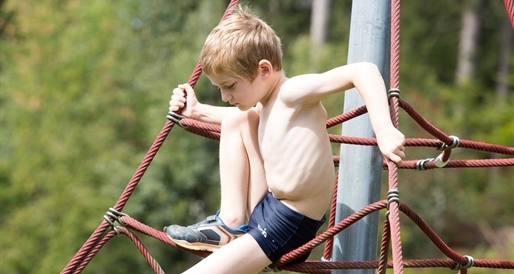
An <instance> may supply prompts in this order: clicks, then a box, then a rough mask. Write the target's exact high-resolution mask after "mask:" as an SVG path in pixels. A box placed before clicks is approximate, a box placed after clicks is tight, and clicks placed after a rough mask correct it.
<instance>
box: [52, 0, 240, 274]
mask: <svg viewBox="0 0 514 274" xmlns="http://www.w3.org/2000/svg"><path fill="white" fill-rule="evenodd" d="M238 3H239V1H238V0H232V1H230V3H229V5H228V7H227V9H226V10H225V12H224V14H223V16H222V18H221V20H224V19H225V18H226V17H227V16H228V15H229V14H230V13H231V12H232V9H233V8H234V7H235V6H236V5H237V4H238ZM201 73H202V66H201V63H200V61H198V62H197V64H196V66H195V68H194V70H193V72H192V74H191V76H190V77H189V80H188V83H189V84H190V85H191V86H192V87H194V86H195V85H196V82H197V81H198V78H200V75H201ZM173 126H174V123H173V122H172V121H170V120H167V121H166V123H165V124H164V126H163V128H162V129H161V131H160V132H159V134H158V136H157V138H156V139H155V141H154V142H153V144H152V146H151V147H150V149H149V150H148V152H147V154H146V155H145V157H144V158H143V160H142V162H141V164H140V165H139V167H138V168H137V170H136V172H135V173H134V175H133V176H132V178H131V179H130V181H129V183H128V184H127V186H126V188H125V190H124V191H123V193H122V194H121V196H120V198H119V199H118V201H117V202H116V204H115V205H114V209H115V210H117V211H122V209H123V207H124V206H125V204H126V203H127V201H128V199H129V197H130V196H131V195H132V192H133V191H134V189H135V188H136V186H137V185H138V183H139V181H140V180H141V178H142V177H143V174H144V173H145V171H146V170H147V168H148V166H149V165H150V163H151V162H152V160H153V158H154V157H155V155H156V154H157V151H158V150H159V148H160V147H161V146H162V144H163V143H164V140H166V137H167V136H168V134H169V133H170V131H171V129H172V128H173ZM107 227H108V222H107V221H102V223H101V224H100V225H99V226H98V228H97V229H96V230H95V232H93V234H92V235H91V236H90V237H89V239H88V240H87V241H86V242H85V243H84V245H83V246H82V247H81V248H80V249H79V251H78V252H77V253H76V254H75V256H74V257H73V258H72V259H71V261H70V262H69V263H68V265H67V266H66V267H65V268H64V269H63V271H62V272H61V273H62V274H67V273H72V271H74V269H75V268H76V267H77V266H78V265H82V263H81V261H82V260H83V259H84V258H85V257H86V256H88V253H90V252H91V251H92V247H93V246H95V245H96V244H97V243H98V241H99V239H100V236H102V234H104V232H105V231H106V229H107ZM94 254H96V252H95V253H93V256H94Z"/></svg>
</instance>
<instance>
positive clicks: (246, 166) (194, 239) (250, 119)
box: [165, 110, 267, 251]
mask: <svg viewBox="0 0 514 274" xmlns="http://www.w3.org/2000/svg"><path fill="white" fill-rule="evenodd" d="M258 124H259V114H258V113H257V111H255V110H249V111H246V112H235V113H234V114H231V115H228V116H227V117H226V118H225V119H224V120H223V123H222V126H221V138H220V177H221V180H220V181H221V206H220V213H219V215H217V216H210V217H209V218H208V219H207V220H205V221H203V222H201V223H198V224H195V225H193V226H190V227H183V226H177V225H173V226H169V227H167V228H165V231H166V232H167V234H168V235H169V236H170V238H171V239H172V240H174V241H175V242H176V243H177V244H179V245H181V246H183V247H186V248H191V249H195V250H211V251H212V250H216V249H218V248H219V247H220V246H221V245H223V244H225V243H227V242H230V241H232V240H233V239H235V238H238V237H240V236H242V235H243V234H244V231H242V230H241V229H236V228H238V227H239V226H241V225H242V224H244V223H245V219H246V215H247V214H250V213H251V210H252V209H253V208H254V207H255V205H256V204H257V203H258V202H259V201H260V199H261V198H262V197H263V196H264V195H265V193H266V192H267V184H266V179H265V174H264V167H263V163H262V158H261V155H260V151H259V146H258V139H257V130H258ZM213 235H214V236H213Z"/></svg>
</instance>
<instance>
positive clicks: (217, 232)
mask: <svg viewBox="0 0 514 274" xmlns="http://www.w3.org/2000/svg"><path fill="white" fill-rule="evenodd" d="M218 214H219V212H218V213H216V215H212V216H209V217H207V219H205V220H204V221H201V222H199V223H197V224H194V225H190V226H187V227H185V226H179V225H171V226H168V227H164V232H166V234H168V237H169V238H170V239H171V240H172V241H173V242H175V243H176V244H177V245H179V246H181V247H184V248H187V249H192V250H205V251H211V252H213V251H216V250H218V249H219V248H220V247H222V246H224V245H226V244H227V243H229V242H231V241H233V240H235V239H237V238H239V237H241V236H243V235H244V234H245V233H246V231H247V230H248V226H247V225H241V226H240V227H238V228H237V229H232V228H230V227H228V226H226V225H225V223H223V221H222V220H221V219H220V218H219V217H218Z"/></svg>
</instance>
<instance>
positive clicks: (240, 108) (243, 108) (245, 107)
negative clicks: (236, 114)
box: [237, 105, 251, 111]
mask: <svg viewBox="0 0 514 274" xmlns="http://www.w3.org/2000/svg"><path fill="white" fill-rule="evenodd" d="M237 108H238V109H239V110H241V111H247V110H249V109H250V108H251V107H248V106H242V105H237Z"/></svg>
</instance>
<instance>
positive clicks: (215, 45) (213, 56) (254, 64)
mask: <svg viewBox="0 0 514 274" xmlns="http://www.w3.org/2000/svg"><path fill="white" fill-rule="evenodd" d="M262 59H266V60H268V61H270V63H271V64H272V65H273V68H274V70H275V71H280V70H282V49H281V44H280V38H279V37H278V36H277V35H276V34H275V31H274V30H273V29H272V28H271V27H270V26H269V25H268V24H267V23H266V22H264V21H263V20H261V19H259V18H258V17H257V16H255V15H253V14H251V12H250V10H249V9H248V8H246V7H245V8H243V7H241V6H237V7H235V8H234V11H233V12H232V14H231V15H230V16H229V17H228V18H226V19H225V20H223V21H222V22H221V23H220V24H219V25H218V26H217V27H216V28H214V29H213V30H212V32H211V33H210V34H209V36H208V37H207V40H206V41H205V44H204V46H203V48H202V52H201V57H200V61H201V64H202V69H203V70H204V72H205V73H206V74H207V75H212V74H227V75H230V76H235V77H239V78H243V79H246V80H249V81H253V80H254V79H255V77H256V76H257V71H258V67H259V61H261V60H262Z"/></svg>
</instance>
